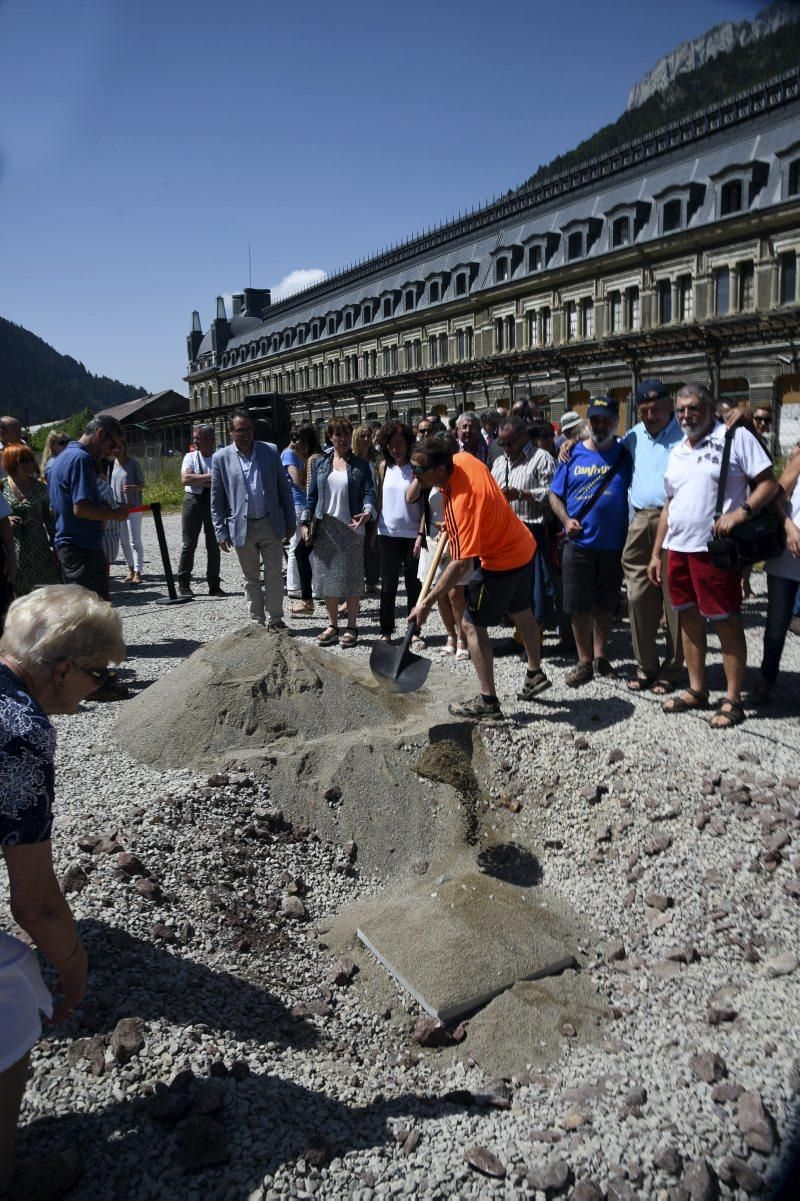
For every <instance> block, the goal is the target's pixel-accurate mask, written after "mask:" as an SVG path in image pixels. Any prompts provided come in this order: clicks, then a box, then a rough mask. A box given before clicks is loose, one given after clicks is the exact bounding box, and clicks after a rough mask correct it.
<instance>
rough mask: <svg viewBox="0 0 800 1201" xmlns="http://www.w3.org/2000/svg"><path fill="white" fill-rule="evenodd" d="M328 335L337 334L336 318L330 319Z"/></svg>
mask: <svg viewBox="0 0 800 1201" xmlns="http://www.w3.org/2000/svg"><path fill="white" fill-rule="evenodd" d="M328 333H329V334H335V333H336V318H335V317H329V318H328Z"/></svg>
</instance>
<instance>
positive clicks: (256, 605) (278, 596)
mask: <svg viewBox="0 0 800 1201" xmlns="http://www.w3.org/2000/svg"><path fill="white" fill-rule="evenodd" d="M281 543H282V539H280V538H279V537H278V535H277V534H276V533H275V530H274V529H273V527H272V522H271V521H270V519H269V517H259V518H258V520H257V521H248V523H247V538H246V540H245V544H244V546H237V547H235V548H234V549H235V550H236V557H237V559H238V560H239V566H240V567H241V569H242V574H243V575H244V590H245V592H246V593H247V600H248V603H249V605H250V616H251V617H252V619H253V621H260V622H261V623H262V625H263V623H264V622H265V620H266V616H265V614H266V613H268V614H269V617H270V621H277V620H278V619H279V618H281V619H282V618H283V577H282V575H281V572H282V569H283V552H282V550H281ZM262 562H263V564H264V583H263V586H262V583H261V564H262Z"/></svg>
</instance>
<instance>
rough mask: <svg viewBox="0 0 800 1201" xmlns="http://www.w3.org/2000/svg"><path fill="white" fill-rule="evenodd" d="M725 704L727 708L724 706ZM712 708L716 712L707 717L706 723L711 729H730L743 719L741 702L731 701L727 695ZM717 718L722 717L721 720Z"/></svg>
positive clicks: (738, 724) (743, 713)
mask: <svg viewBox="0 0 800 1201" xmlns="http://www.w3.org/2000/svg"><path fill="white" fill-rule="evenodd" d="M726 705H727V708H726V707H725V706H726ZM714 708H715V709H716V712H715V713H713V714H712V715H711V717H709V719H708V724H709V725H710V726H711V729H712V730H732V729H733V727H734V726H740V725H741V724H742V722H743V721H744V719H745V712H744V705H743V704H742V702H741V701H732V700H730V698H729V697H727V696H724V697H723V698H722V700H721V701H720V702H719V704H718V705H715V706H714ZM717 718H722V721H721V722H719V721H717Z"/></svg>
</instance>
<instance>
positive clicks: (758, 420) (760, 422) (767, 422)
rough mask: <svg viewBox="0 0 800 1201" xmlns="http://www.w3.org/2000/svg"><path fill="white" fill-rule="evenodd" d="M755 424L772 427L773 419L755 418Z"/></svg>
mask: <svg viewBox="0 0 800 1201" xmlns="http://www.w3.org/2000/svg"><path fill="white" fill-rule="evenodd" d="M753 424H754V425H771V424H772V418H771V417H754V418H753Z"/></svg>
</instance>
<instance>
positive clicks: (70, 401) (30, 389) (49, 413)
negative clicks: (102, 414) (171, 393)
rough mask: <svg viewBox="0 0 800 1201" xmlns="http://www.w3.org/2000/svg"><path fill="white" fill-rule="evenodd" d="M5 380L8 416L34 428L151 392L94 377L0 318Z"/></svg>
mask: <svg viewBox="0 0 800 1201" xmlns="http://www.w3.org/2000/svg"><path fill="white" fill-rule="evenodd" d="M0 380H2V400H1V401H0V407H2V410H3V412H4V413H9V414H11V415H12V416H14V417H18V418H19V420H20V421H22V422H23V424H28V423H30V424H31V425H36V424H40V423H41V422H45V421H58V420H59V419H60V418H62V417H66V416H67V415H68V414H70V413H77V412H78V411H80V410H81V409H87V408H88V409H91V410H92V412H93V413H96V412H97V411H98V410H99V409H108V408H111V407H112V406H113V405H119V404H123V403H124V402H125V401H126V400H135V399H136V397H137V396H147V389H146V388H135V387H133V386H132V385H131V384H121V383H120V382H119V380H115V379H107V378H106V377H105V376H103V375H92V374H91V373H90V372H89V371H87V370H86V368H85V367H84V365H83V363H79V362H78V361H77V360H76V359H73V358H70V356H69V355H67V354H59V352H58V351H57V350H54V349H53V347H52V346H48V344H47V342H45V341H43V339H42V338H38V337H37V336H36V334H32V333H31V332H30V330H27V329H24V328H23V327H22V326H21V325H15V324H14V323H13V322H12V321H7V320H6V319H5V317H0Z"/></svg>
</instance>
